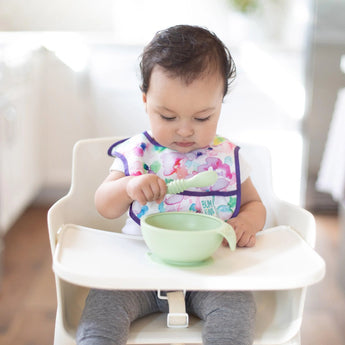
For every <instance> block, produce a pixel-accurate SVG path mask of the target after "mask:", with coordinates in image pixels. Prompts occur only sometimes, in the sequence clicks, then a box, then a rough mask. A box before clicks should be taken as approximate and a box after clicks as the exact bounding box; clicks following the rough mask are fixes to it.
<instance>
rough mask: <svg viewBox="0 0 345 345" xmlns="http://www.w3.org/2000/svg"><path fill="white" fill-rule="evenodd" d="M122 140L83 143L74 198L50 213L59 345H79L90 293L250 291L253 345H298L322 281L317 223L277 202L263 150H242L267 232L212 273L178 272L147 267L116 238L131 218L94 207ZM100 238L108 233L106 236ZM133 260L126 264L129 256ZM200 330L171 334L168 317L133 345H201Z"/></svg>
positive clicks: (142, 327)
mask: <svg viewBox="0 0 345 345" xmlns="http://www.w3.org/2000/svg"><path fill="white" fill-rule="evenodd" d="M117 140H119V138H101V139H90V140H82V141H79V142H78V143H77V144H76V145H75V147H74V152H73V172H72V184H71V189H70V191H69V193H68V194H67V195H66V196H65V197H63V198H62V199H60V200H59V201H57V202H56V203H55V204H54V205H53V206H52V207H51V208H50V210H49V212H48V227H49V236H50V245H51V250H52V255H53V269H54V272H55V278H56V290H57V305H58V307H57V314H56V324H55V339H54V344H55V345H72V344H75V340H74V337H75V332H76V328H77V325H78V321H79V318H80V315H81V312H82V309H83V305H84V300H85V297H86V296H87V293H88V290H89V288H90V287H96V288H109V289H140V290H145V289H147V290H159V289H161V290H183V289H187V290H188V289H189V290H192V289H196V290H251V291H254V295H255V299H256V303H257V322H256V335H255V342H254V344H256V345H259V344H260V345H269V344H272V345H273V344H276V345H277V344H284V345H297V344H300V327H301V323H302V316H303V308H304V300H305V295H306V289H307V286H308V285H311V284H314V283H316V282H317V281H319V280H321V279H322V278H323V276H324V273H325V264H324V261H323V260H322V258H320V257H319V256H318V254H317V253H316V252H315V251H314V250H313V249H312V248H313V246H314V244H315V223H314V218H313V216H312V215H311V214H310V213H309V212H307V211H306V210H304V209H301V208H299V207H297V206H294V205H291V204H288V203H286V202H283V201H280V200H277V199H276V198H275V197H274V194H273V191H272V186H271V166H270V155H269V152H268V150H267V149H265V148H262V147H253V146H246V145H244V146H242V148H241V150H242V152H243V155H244V156H246V157H247V159H249V161H250V163H251V165H252V167H253V168H254V169H253V170H254V171H253V174H252V180H253V183H254V184H255V186H256V188H257V190H258V192H259V194H260V196H261V198H262V200H263V202H264V204H265V205H266V208H267V211H268V212H267V214H268V216H267V222H266V228H270V229H267V230H264V231H262V232H261V233H260V234H259V235H258V237H257V244H256V246H255V247H253V248H243V249H237V250H236V251H235V252H230V251H229V249H228V248H224V247H221V248H219V249H218V251H217V252H216V254H215V255H214V257H213V259H214V262H213V263H212V264H210V265H206V266H202V267H196V268H188V269H183V268H178V267H173V266H166V265H162V264H159V263H154V262H152V261H150V259H149V258H148V256H147V255H146V253H147V247H146V245H145V243H144V242H143V241H140V240H135V239H128V238H126V237H125V235H122V234H116V233H114V232H120V229H121V227H122V224H123V222H124V219H125V218H126V217H127V216H126V215H125V216H123V217H122V218H120V219H115V220H107V219H105V218H103V217H102V216H100V215H99V214H98V213H97V211H96V209H95V206H94V192H95V190H96V188H97V187H98V186H99V184H100V183H101V182H102V181H103V180H104V178H105V177H106V175H107V174H108V170H109V167H110V165H111V162H112V158H111V157H107V155H106V152H107V149H108V147H109V146H110V145H111V144H112V143H113V142H115V141H117ZM102 230H103V231H102ZM129 252H130V253H131V254H130V260H129V259H128V258H127V259H126V260H124V259H123V257H124V256H126V254H127V253H129ZM201 329H202V321H201V320H198V319H196V318H193V317H190V323H189V327H188V328H168V327H167V326H166V315H164V314H153V315H151V316H148V317H145V318H143V319H140V320H138V321H136V322H135V323H134V324H133V325H132V327H131V330H130V338H129V340H128V344H177V343H179V344H182V343H183V344H201V343H202V342H201Z"/></svg>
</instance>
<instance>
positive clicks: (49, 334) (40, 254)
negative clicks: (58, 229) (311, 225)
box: [0, 207, 345, 345]
mask: <svg viewBox="0 0 345 345" xmlns="http://www.w3.org/2000/svg"><path fill="white" fill-rule="evenodd" d="M46 213H47V208H44V207H33V208H30V209H28V210H27V211H26V212H25V214H24V215H23V216H22V217H21V218H20V219H19V220H18V221H17V222H16V224H15V225H14V226H13V228H12V229H11V230H10V231H9V232H8V234H7V235H6V237H5V251H4V253H3V263H4V267H3V274H2V280H1V290H0V344H1V345H50V344H53V334H54V318H55V308H56V297H55V286H54V278H53V274H52V272H51V255H50V248H49V243H48V232H47V225H46ZM316 219H317V230H318V240H317V250H318V252H319V253H320V254H321V255H322V256H323V257H324V259H325V260H326V263H327V274H326V277H325V279H324V280H323V281H322V282H321V283H319V284H317V285H315V286H313V287H311V288H310V289H309V290H308V295H307V302H306V309H305V316H304V322H303V325H302V344H303V345H345V294H344V291H343V290H342V289H341V288H340V286H339V284H338V277H337V276H338V274H339V272H338V270H339V267H338V264H339V262H338V258H339V254H340V253H339V237H340V229H339V223H338V220H337V218H336V217H335V216H329V215H319V216H317V218H316Z"/></svg>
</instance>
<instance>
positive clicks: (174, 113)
mask: <svg viewBox="0 0 345 345" xmlns="http://www.w3.org/2000/svg"><path fill="white" fill-rule="evenodd" d="M223 92H224V81H223V79H222V78H221V76H220V75H219V74H217V73H210V74H209V75H206V76H205V77H203V78H202V79H196V80H194V81H193V82H192V83H191V84H188V85H186V84H185V82H184V81H183V80H181V79H180V78H172V77H171V76H169V75H168V74H167V73H166V72H165V71H164V70H163V69H162V68H160V67H155V68H154V69H153V71H152V74H151V79H150V87H149V90H148V92H147V93H146V94H143V100H144V103H145V107H146V112H147V114H148V116H149V118H150V124H151V130H152V136H153V138H154V139H155V140H156V141H157V142H158V143H159V144H161V145H162V146H165V147H168V148H170V149H173V150H175V151H178V152H182V153H186V152H190V151H193V150H196V149H200V148H203V147H206V146H208V145H210V143H211V142H212V140H213V139H214V137H215V135H216V130H217V124H218V120H219V115H220V111H221V107H222V101H223Z"/></svg>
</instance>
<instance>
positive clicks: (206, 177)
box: [167, 168, 218, 194]
mask: <svg viewBox="0 0 345 345" xmlns="http://www.w3.org/2000/svg"><path fill="white" fill-rule="evenodd" d="M217 178H218V175H217V173H216V172H215V171H214V170H212V168H210V170H208V171H204V172H201V173H199V174H196V175H195V176H193V177H191V178H189V179H180V180H175V181H171V182H169V183H168V184H167V187H168V194H177V193H181V192H183V191H184V190H186V189H188V188H190V187H208V186H212V185H213V184H214V183H216V181H217Z"/></svg>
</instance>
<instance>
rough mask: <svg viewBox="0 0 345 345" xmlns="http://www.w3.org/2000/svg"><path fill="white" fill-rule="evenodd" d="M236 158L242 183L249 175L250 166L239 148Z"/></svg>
mask: <svg viewBox="0 0 345 345" xmlns="http://www.w3.org/2000/svg"><path fill="white" fill-rule="evenodd" d="M238 160H239V164H240V174H241V183H243V182H244V181H245V180H246V179H247V178H248V177H249V176H250V174H251V172H252V168H251V166H250V165H249V163H248V162H247V161H246V159H245V158H243V156H242V155H241V150H239V152H238Z"/></svg>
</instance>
